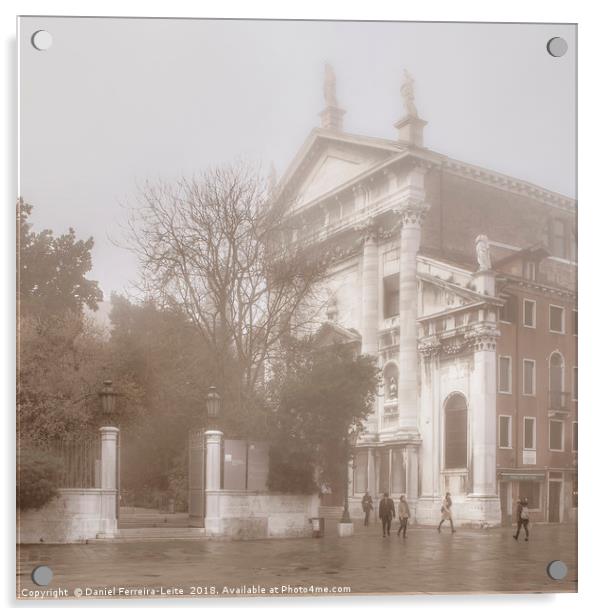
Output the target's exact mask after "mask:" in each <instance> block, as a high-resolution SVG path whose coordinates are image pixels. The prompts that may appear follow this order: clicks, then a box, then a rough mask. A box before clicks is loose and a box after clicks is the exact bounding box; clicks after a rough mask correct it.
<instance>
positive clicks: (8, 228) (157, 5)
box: [0, 0, 602, 616]
mask: <svg viewBox="0 0 602 616" xmlns="http://www.w3.org/2000/svg"><path fill="white" fill-rule="evenodd" d="M0 11H1V12H2V17H3V19H2V21H1V23H2V30H3V35H4V36H3V43H4V47H3V48H4V49H5V50H8V53H7V54H6V55H7V56H8V57H5V61H4V62H3V65H2V66H3V69H4V80H3V82H4V85H5V88H4V90H3V91H4V96H3V97H2V104H3V111H4V113H3V118H4V129H5V130H4V134H5V135H9V136H11V137H10V138H9V139H5V147H3V148H2V150H1V152H2V154H1V156H2V163H3V164H2V165H0V168H2V170H3V172H4V173H5V177H4V179H5V181H4V183H3V186H4V187H5V198H4V203H5V204H8V206H7V207H5V210H4V221H3V222H4V225H3V227H2V228H3V230H4V234H5V235H4V240H5V241H4V245H5V246H8V247H14V215H13V210H12V208H11V207H10V204H11V203H12V202H14V198H15V195H16V182H15V163H14V160H15V152H14V147H15V146H14V144H15V134H16V129H15V123H14V112H15V105H14V102H13V100H14V95H15V83H14V80H15V76H14V70H13V68H12V67H13V64H14V61H15V57H14V53H13V51H12V49H14V44H13V43H11V41H13V40H14V33H15V22H14V18H15V15H16V14H47V13H53V14H57V15H116V16H118V15H141V14H144V15H154V16H182V15H187V16H198V17H201V16H205V17H211V16H213V17H215V16H222V17H223V16H231V17H232V16H240V17H244V16H252V17H272V16H275V15H276V16H278V17H282V18H292V17H304V18H310V17H311V18H338V19H341V18H347V19H351V18H355V19H358V18H370V19H376V18H379V19H405V20H416V19H419V20H443V21H445V20H447V21H457V20H470V21H512V22H520V21H547V22H571V23H574V22H579V57H580V66H579V79H580V83H579V101H578V113H579V127H580V134H579V157H580V161H579V199H580V203H581V209H580V217H581V220H580V234H579V253H580V254H579V257H580V263H581V265H580V279H581V280H582V281H588V280H589V281H593V280H596V279H597V275H598V268H599V266H598V259H597V252H598V243H599V237H598V236H599V229H600V228H601V227H602V224H601V223H602V211H601V210H600V209H598V208H597V207H596V203H597V202H598V201H599V186H600V180H599V162H598V160H599V157H598V155H597V152H598V150H599V135H600V131H601V129H602V114H600V113H599V110H600V109H601V108H602V94H601V87H600V82H599V79H598V73H599V51H600V23H601V22H602V20H601V19H600V17H601V15H600V14H601V9H600V5H599V3H595V2H591V0H573V2H570V3H567V2H565V1H561V0H547V1H546V2H524V0H505V1H504V2H495V3H494V2H482V0H455V1H454V2H449V1H448V0H422V1H421V2H419V3H392V2H389V1H388V0H372V1H371V2H370V3H367V2H365V1H362V2H359V1H358V0H348V2H346V3H344V4H343V3H335V2H333V3H331V4H328V3H326V2H324V1H323V0H321V1H320V0H304V2H303V3H301V2H294V1H290V2H287V3H282V2H276V1H275V0H255V1H254V2H252V3H249V2H245V1H244V0H237V1H236V0H231V1H230V2H227V1H226V0H220V1H217V0H214V1H213V2H207V1H204V2H203V1H200V0H194V1H192V0H170V2H161V1H157V0H145V2H144V3H141V2H139V1H137V0H87V2H85V3H83V2H81V0H79V1H78V0H65V1H54V0H53V1H50V2H48V1H44V0H32V1H29V0H20V1H17V0H5V2H3V3H2V4H1V5H0ZM0 254H1V255H2V264H3V266H4V267H3V268H2V271H3V272H4V275H5V291H6V294H5V296H6V297H7V298H9V301H6V302H3V303H2V310H3V317H4V318H3V320H2V322H3V324H4V328H3V329H2V339H1V342H2V343H3V344H2V348H3V349H4V350H5V355H4V366H3V367H4V370H2V371H0V374H1V375H2V379H3V385H4V387H3V388H2V391H4V392H6V397H5V402H6V405H7V406H6V408H7V409H13V411H12V412H6V413H5V414H4V417H5V421H6V424H5V430H4V439H5V441H4V445H5V447H4V451H5V452H7V453H8V455H5V456H3V457H2V461H3V469H4V471H5V473H6V475H7V476H8V478H9V481H7V482H5V485H7V484H8V486H14V475H13V467H14V456H13V454H14V443H13V428H14V389H13V388H14V306H13V304H12V297H13V292H14V251H13V252H11V251H10V250H4V251H2V252H1V253H0ZM579 295H580V297H579V299H580V304H583V305H584V306H590V307H594V306H599V305H601V304H602V289H601V288H600V286H599V285H596V284H589V285H588V284H583V285H582V286H581V287H580V289H579ZM595 316H596V315H595V311H594V310H585V311H584V312H583V314H582V319H581V321H582V322H581V326H582V329H583V331H587V332H588V335H587V336H584V337H583V341H582V342H581V344H580V352H583V353H584V355H585V356H586V357H590V358H591V357H594V356H595V353H596V349H598V348H600V346H601V345H602V335H601V332H600V330H598V329H597V328H596V322H595ZM597 378H598V375H597V366H596V365H595V362H582V373H581V379H582V387H581V390H582V391H581V392H580V393H581V398H582V402H583V403H584V404H586V405H587V406H588V408H592V409H594V408H597V401H596V399H595V398H594V392H596V389H597V388H596V382H597ZM596 393H597V392H596ZM601 415H602V414H600V413H591V414H589V416H588V418H587V420H586V423H587V425H586V428H587V429H586V430H584V431H583V434H582V443H581V453H580V460H579V462H580V468H579V473H580V475H581V477H580V479H581V482H580V483H581V486H582V487H581V491H580V494H579V504H580V508H579V525H580V526H579V527H580V531H581V532H580V533H579V548H580V553H579V562H580V571H579V594H560V595H556V596H550V595H522V596H520V595H515V596H499V595H498V596H485V597H482V596H471V597H467V596H441V597H408V596H406V597H403V602H404V604H405V605H407V606H411V607H418V608H419V609H422V610H425V609H426V610H427V611H428V610H429V609H430V611H432V612H433V613H435V612H441V610H445V611H446V612H448V613H451V614H454V613H456V612H457V613H461V614H463V615H467V614H481V613H482V611H483V608H486V609H487V610H488V613H490V614H492V615H493V614H504V615H507V614H508V612H509V611H511V610H512V609H517V608H518V609H520V608H527V609H529V610H533V609H536V610H537V609H539V610H541V612H542V613H544V612H545V613H546V615H548V616H552V615H554V614H559V615H560V614H562V615H563V616H564V615H565V614H566V611H567V609H575V608H576V607H578V609H587V607H590V606H591V608H592V611H595V608H599V575H598V569H599V568H598V555H599V553H600V551H601V549H602V539H601V537H600V533H597V532H593V531H594V530H595V524H596V523H597V520H596V518H597V517H598V514H599V511H600V510H601V508H602V493H601V491H600V490H596V489H593V486H596V485H597V483H596V477H597V475H598V473H599V468H598V460H597V457H594V456H595V452H596V440H597V435H598V434H600V432H602V416H601ZM6 489H8V488H6ZM2 520H3V522H4V525H5V532H4V533H2V537H3V540H4V541H6V545H5V548H6V549H5V550H3V553H4V554H7V555H10V554H14V545H13V543H12V539H13V531H12V530H11V527H12V524H13V522H14V509H13V507H12V499H10V498H7V499H5V508H4V509H3V518H2ZM586 529H589V530H591V531H592V532H586ZM2 573H3V575H2V576H1V579H2V580H3V581H4V582H5V583H6V584H7V588H5V589H4V590H5V591H6V592H4V593H3V597H4V601H5V603H7V604H9V605H10V604H12V605H14V601H12V600H11V599H10V597H11V596H12V591H13V588H14V585H13V582H12V580H14V556H13V558H12V559H10V562H6V561H3V570H2ZM400 600H401V599H400V598H399V597H379V598H378V599H376V598H362V597H353V598H350V600H347V601H345V600H343V599H338V600H333V601H328V602H326V601H319V600H316V601H312V602H311V609H312V610H315V609H317V610H318V611H320V610H324V612H326V609H328V611H329V612H331V611H332V607H338V608H339V609H340V608H341V607H342V606H343V605H344V607H343V609H344V610H345V612H346V613H358V614H359V613H364V612H365V610H366V609H367V607H368V606H371V605H374V606H379V607H381V608H382V607H384V606H385V604H389V605H391V606H393V605H395V606H398V605H399V601H400ZM87 605H89V606H91V605H90V604H87ZM92 605H93V606H94V607H100V604H98V603H95V604H92ZM109 605H110V607H111V609H112V610H117V612H121V611H123V612H126V610H127V612H126V613H130V612H131V611H132V610H136V609H138V610H146V609H147V608H148V606H149V605H151V606H152V607H153V608H155V607H156V604H155V603H153V604H148V603H144V602H141V601H131V602H130V601H128V602H120V603H116V602H111V603H110V604H105V603H104V602H103V603H102V606H103V607H109ZM160 605H161V607H160V608H159V609H162V610H171V609H172V608H173V607H174V606H177V607H182V606H183V605H184V603H182V602H179V601H178V602H176V601H170V600H166V601H165V602H162V603H161V604H160ZM188 605H189V606H190V605H191V604H188ZM193 605H194V606H195V607H198V605H199V604H198V603H195V604H193ZM309 605H310V604H309V603H308V602H306V601H297V600H294V599H291V600H287V601H279V600H277V599H276V600H273V601H270V602H266V601H253V602H252V603H245V605H244V607H245V611H248V612H249V613H257V614H261V615H262V616H264V614H265V612H266V610H278V611H280V610H281V609H282V607H286V609H287V610H290V611H295V612H299V613H300V612H304V611H305V610H306V609H307V608H308V606H309ZM23 606H24V604H19V607H21V608H22V609H24V610H25V612H29V611H33V610H36V612H37V609H39V608H40V607H46V608H48V607H52V608H59V609H60V608H61V607H64V606H65V604H64V603H63V604H62V605H61V604H58V603H57V604H54V603H53V604H49V603H45V604H43V605H42V604H38V605H36V606H35V607H23ZM226 606H229V607H233V606H237V607H242V603H241V602H240V601H234V600H232V601H228V600H220V601H211V602H210V605H209V604H207V603H203V604H202V608H205V609H207V607H217V608H218V609H219V608H222V609H224V608H225V609H228V607H226ZM69 607H71V605H69Z"/></svg>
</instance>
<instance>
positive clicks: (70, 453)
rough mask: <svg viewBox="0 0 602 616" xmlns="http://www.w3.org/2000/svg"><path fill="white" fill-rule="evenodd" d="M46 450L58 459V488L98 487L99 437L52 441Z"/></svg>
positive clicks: (99, 465) (99, 470)
mask: <svg viewBox="0 0 602 616" xmlns="http://www.w3.org/2000/svg"><path fill="white" fill-rule="evenodd" d="M48 451H49V453H51V454H52V455H53V456H55V457H56V458H57V459H58V460H59V461H60V467H59V476H58V487H59V488H100V481H101V480H100V473H101V462H100V459H101V447H100V438H99V437H88V438H85V439H78V440H56V441H52V442H50V443H48Z"/></svg>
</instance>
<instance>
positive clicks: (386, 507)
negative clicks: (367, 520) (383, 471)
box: [378, 492, 395, 537]
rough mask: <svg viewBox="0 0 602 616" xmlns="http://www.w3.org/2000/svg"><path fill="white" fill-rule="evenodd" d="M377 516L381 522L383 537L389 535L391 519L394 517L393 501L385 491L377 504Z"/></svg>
mask: <svg viewBox="0 0 602 616" xmlns="http://www.w3.org/2000/svg"><path fill="white" fill-rule="evenodd" d="M378 517H379V518H380V521H381V522H382V524H383V537H384V536H385V535H387V536H390V535H391V520H392V519H393V518H394V517H395V503H394V502H393V499H392V498H389V493H388V492H385V493H384V494H383V497H382V498H381V499H380V503H379V505H378Z"/></svg>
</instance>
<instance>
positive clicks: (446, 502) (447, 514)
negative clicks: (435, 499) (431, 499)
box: [437, 492, 456, 533]
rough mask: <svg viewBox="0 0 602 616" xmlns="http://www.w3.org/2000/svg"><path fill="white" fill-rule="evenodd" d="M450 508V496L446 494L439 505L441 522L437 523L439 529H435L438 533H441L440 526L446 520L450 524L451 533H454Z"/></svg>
mask: <svg viewBox="0 0 602 616" xmlns="http://www.w3.org/2000/svg"><path fill="white" fill-rule="evenodd" d="M451 508H452V499H451V494H450V493H449V492H446V493H445V498H444V499H443V502H442V503H441V522H439V527H438V528H437V530H438V531H439V532H441V526H442V525H443V522H445V521H446V520H449V523H450V524H451V532H452V533H455V532H456V529H455V528H454V520H453V518H452V512H451Z"/></svg>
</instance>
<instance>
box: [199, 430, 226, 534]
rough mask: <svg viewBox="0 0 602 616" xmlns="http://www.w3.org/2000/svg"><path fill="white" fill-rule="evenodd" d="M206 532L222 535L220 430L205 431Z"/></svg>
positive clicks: (221, 437)
mask: <svg viewBox="0 0 602 616" xmlns="http://www.w3.org/2000/svg"><path fill="white" fill-rule="evenodd" d="M204 436H205V531H206V533H207V535H220V534H222V528H221V518H220V510H219V504H220V503H219V499H220V492H221V479H222V439H223V436H224V433H223V432H221V431H220V430H206V431H205V435H204Z"/></svg>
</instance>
